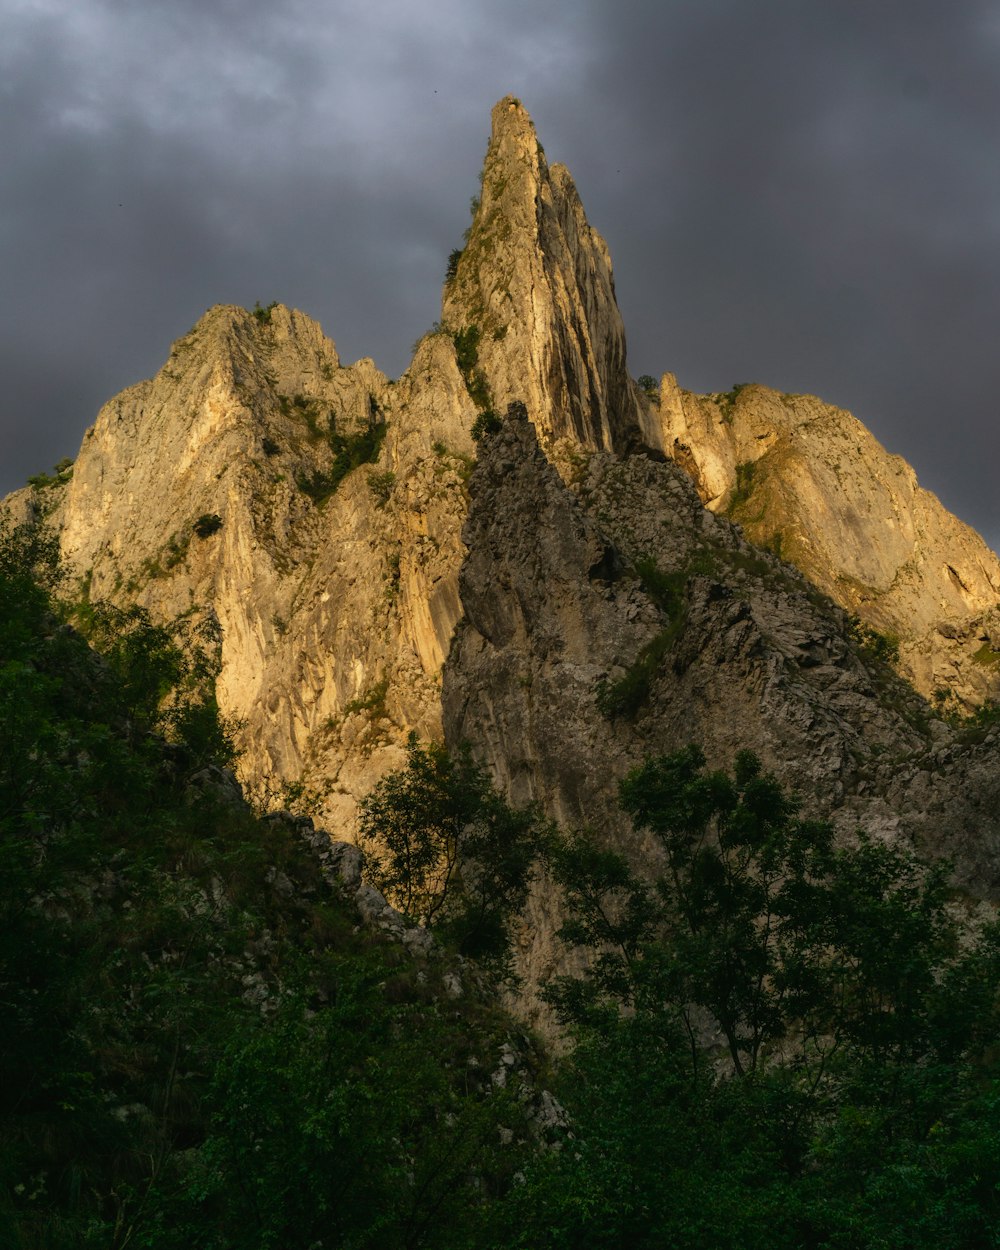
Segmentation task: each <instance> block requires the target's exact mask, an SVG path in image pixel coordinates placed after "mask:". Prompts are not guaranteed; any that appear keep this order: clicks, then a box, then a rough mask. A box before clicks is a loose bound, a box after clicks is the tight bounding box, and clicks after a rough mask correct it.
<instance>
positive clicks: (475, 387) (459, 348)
mask: <svg viewBox="0 0 1000 1250" xmlns="http://www.w3.org/2000/svg"><path fill="white" fill-rule="evenodd" d="M451 338H452V342H453V343H454V344H455V360H456V362H457V364H458V368H459V371H460V372H461V374H462V377H463V378H464V379H465V389H466V390H467V391H468V392H469V398H470V399H471V400H472V402H473V403H474V404H475V405H476V407H477V408H479V409H480V410H481V411H487V410H488V409H489V407H490V403H491V400H492V394H491V392H490V384H489V382H488V381H487V380H486V374H485V373H483V371H482V370H481V369H477V368H476V366H477V364H478V363H479V343H480V340H481V338H482V331H481V330H480V329H479V327H478V326H466V327H465V328H464V329H462V330H456V331H455V332H454V334H452V336H451Z"/></svg>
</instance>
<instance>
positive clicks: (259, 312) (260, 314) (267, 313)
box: [251, 299, 278, 326]
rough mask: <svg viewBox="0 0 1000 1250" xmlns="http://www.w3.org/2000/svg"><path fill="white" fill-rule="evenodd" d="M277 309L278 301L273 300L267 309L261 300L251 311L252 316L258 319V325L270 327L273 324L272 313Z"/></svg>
mask: <svg viewBox="0 0 1000 1250" xmlns="http://www.w3.org/2000/svg"><path fill="white" fill-rule="evenodd" d="M277 307H278V301H277V300H276V299H273V300H271V302H270V304H268V305H267V306H266V307H262V306H261V302H260V300H257V302H256V303H255V304H254V306H253V309H252V310H251V316H252V317H254V318H255V319H256V321H257V324H258V325H262V326H269V325H270V324H271V313H272V312H274V310H275V309H276V308H277Z"/></svg>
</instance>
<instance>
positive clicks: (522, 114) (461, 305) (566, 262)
mask: <svg viewBox="0 0 1000 1250" xmlns="http://www.w3.org/2000/svg"><path fill="white" fill-rule="evenodd" d="M481 188H482V189H481V192H480V194H479V196H477V197H475V198H474V199H473V201H472V208H473V220H472V224H471V226H470V227H469V230H468V232H467V239H466V245H465V247H464V248H463V249H462V250H461V251H456V252H454V253H453V254H452V257H451V260H450V263H449V270H448V279H447V281H446V283H445V288H444V294H443V298H442V324H443V325H444V326H446V327H447V328H448V329H449V330H450V331H452V332H453V333H457V334H462V335H464V336H466V337H465V338H464V339H463V344H464V345H465V348H466V350H465V352H464V353H463V356H464V359H463V362H462V363H463V365H464V367H465V370H466V374H467V377H468V379H469V381H470V393H473V395H474V397H475V399H476V402H477V403H478V404H479V406H480V407H481V408H487V407H491V408H493V409H495V410H496V411H498V412H503V411H504V410H505V409H506V406H507V404H509V403H510V402H512V401H514V400H521V401H522V402H523V403H525V404H526V405H527V407H528V410H529V411H530V412H531V414H532V419H533V421H534V422H535V424H536V426H537V428H538V430H539V433H540V435H541V437H542V440H543V442H545V443H549V442H552V441H554V440H556V439H559V438H569V439H571V440H573V441H575V442H576V443H578V444H581V445H582V446H585V447H590V448H595V449H596V448H603V449H606V450H623V449H625V448H626V447H627V446H629V445H630V444H631V443H632V442H633V441H634V440H635V436H636V432H637V428H638V409H637V401H636V396H635V392H634V388H633V385H632V383H631V381H630V379H629V376H628V373H627V370H626V365H625V331H624V327H623V325H622V320H621V315H620V313H619V311H618V305H617V302H616V300H615V290H614V279H613V277H612V271H611V259H610V256H609V254H608V249H607V246H606V245H605V243H604V240H603V239H602V238H601V236H600V235H599V234H598V233H597V231H596V230H594V229H593V228H592V227H591V226H590V224H589V223H588V221H587V217H586V214H585V213H584V210H583V205H582V204H581V202H580V197H579V195H578V194H577V191H576V187H575V186H574V184H573V180H572V178H571V177H570V175H569V172H568V171H567V170H566V169H565V168H564V167H563V166H561V165H553V166H552V167H551V168H550V167H549V165H548V163H547V161H546V159H545V154H544V151H543V149H542V146H541V144H540V143H539V142H538V138H537V136H536V134H535V128H534V125H533V124H532V121H531V118H530V117H529V116H528V113H527V111H526V110H525V109H524V108H523V106H522V105H521V104H520V102H519V101H518V100H516V99H514V98H513V97H511V96H507V97H505V98H504V99H503V100H501V101H500V102H499V103H498V104H497V105H496V107H495V108H494V109H493V129H492V135H491V138H490V142H489V147H488V149H487V153H486V159H485V162H484V164H483V170H482V175H481Z"/></svg>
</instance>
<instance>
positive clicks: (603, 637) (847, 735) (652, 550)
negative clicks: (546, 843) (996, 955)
mask: <svg viewBox="0 0 1000 1250" xmlns="http://www.w3.org/2000/svg"><path fill="white" fill-rule="evenodd" d="M471 489H472V507H471V511H470V514H469V520H468V522H467V524H466V527H465V531H464V536H465V542H466V544H467V546H468V549H469V554H468V557H467V560H466V562H465V564H464V566H463V569H462V574H461V579H460V586H461V593H462V605H463V609H464V615H463V619H462V622H461V623H460V625H459V627H458V630H457V633H456V638H455V643H454V646H453V648H452V652H451V655H450V657H449V660H448V663H447V665H446V667H445V674H444V709H445V731H446V736H447V737H448V738H449V739H450V740H455V741H458V740H462V739H465V740H469V741H471V742H472V743H473V744H474V747H475V749H476V751H477V753H479V754H480V755H481V756H482V757H483V758H485V759H486V760H488V761H489V764H490V766H491V767H492V768H493V770H494V772H495V773H496V775H497V776H498V778H499V779H500V780H501V782H502V783H503V784H504V786H505V787H506V789H507V791H508V792H509V794H510V795H511V796H512V797H513V798H514V799H515V800H518V801H528V800H535V801H538V802H540V803H542V805H543V806H544V807H545V809H546V810H547V811H548V812H549V813H550V814H551V815H552V816H553V817H555V818H556V819H557V820H559V821H560V822H561V823H563V824H564V825H566V826H569V827H574V826H576V827H580V826H583V825H590V826H592V827H593V828H595V829H596V830H598V831H600V832H602V833H603V834H604V836H605V837H606V838H607V839H608V840H609V841H610V842H612V843H614V844H616V845H618V846H620V847H624V848H625V849H626V850H627V851H628V852H629V853H630V854H631V855H632V856H633V858H634V859H635V860H636V862H637V863H640V864H646V865H649V864H651V863H652V864H655V863H656V851H655V847H654V846H652V845H651V844H649V843H647V842H645V841H642V840H637V839H636V837H635V835H634V834H633V833H632V832H631V830H630V828H629V826H628V823H627V821H625V820H624V818H623V817H622V815H621V813H620V812H619V811H618V807H617V783H618V781H619V780H620V779H621V777H622V776H623V775H624V773H625V772H626V771H627V770H628V768H630V767H631V766H633V765H635V764H637V763H638V762H640V761H641V759H642V758H643V757H644V756H645V755H648V754H651V753H660V752H669V751H673V750H677V749H679V748H680V747H682V746H684V745H686V744H687V743H688V742H691V741H696V742H699V743H700V744H701V745H702V746H703V747H704V749H705V751H706V754H707V756H708V759H709V763H710V764H711V765H713V766H718V767H728V766H729V764H730V763H731V761H732V759H733V757H734V755H735V754H736V752H737V751H739V750H741V749H743V748H749V749H752V750H754V751H755V752H757V753H758V754H759V755H760V756H761V757H762V758H763V759H764V761H765V763H766V765H767V766H768V767H769V768H770V769H772V770H773V771H774V772H775V773H776V774H777V775H778V776H779V777H780V778H781V779H782V780H783V781H784V782H785V783H787V784H788V785H789V786H790V787H792V788H793V789H794V790H796V791H797V792H798V793H799V794H800V795H801V796H802V799H803V803H804V807H805V810H806V811H807V812H808V813H811V814H827V813H832V815H833V818H834V820H835V822H836V823H837V824H838V825H839V827H840V828H841V829H842V830H843V831H844V833H845V834H848V833H850V832H852V831H853V830H854V829H855V828H856V827H858V826H859V825H861V826H864V827H865V828H867V829H868V830H869V831H870V832H872V833H874V834H875V835H877V836H883V837H890V838H896V837H901V838H904V839H906V840H908V841H910V840H916V841H917V842H918V843H919V844H920V845H921V847H922V848H923V849H924V850H925V851H927V852H930V853H934V854H946V855H949V856H951V857H953V858H954V859H955V860H956V865H957V875H958V879H959V880H960V881H961V882H962V883H963V884H964V885H965V886H966V887H967V888H969V889H971V890H972V892H974V893H976V892H979V893H982V892H987V893H991V894H996V893H997V892H998V891H1000V817H998V815H997V813H998V812H1000V776H998V774H997V771H996V768H995V761H996V752H997V747H998V733H997V731H996V730H994V731H992V732H991V733H990V734H988V735H986V736H985V737H984V739H983V740H982V741H980V742H977V743H970V742H963V741H962V740H961V735H959V734H957V733H956V732H955V731H954V730H953V729H951V728H950V727H949V726H948V725H946V724H944V723H943V722H942V721H940V720H937V719H935V718H934V716H933V712H932V709H931V708H930V706H929V705H928V704H926V703H925V702H924V701H923V700H922V699H921V698H920V697H919V696H918V695H916V694H915V692H914V691H913V690H912V688H911V687H910V686H909V685H908V684H907V683H906V682H904V681H903V680H902V679H900V678H899V677H898V676H897V675H896V674H895V673H894V671H893V670H892V669H891V667H890V666H889V665H887V664H885V663H884V662H882V661H879V660H877V659H875V658H874V657H872V656H871V655H870V654H868V653H867V652H866V649H865V648H864V646H863V645H859V644H858V643H857V642H856V641H855V640H854V639H853V638H852V636H851V632H850V629H849V625H848V618H847V616H846V614H845V613H844V612H843V611H842V610H841V609H839V608H838V607H836V606H835V605H834V604H833V603H831V602H830V600H829V599H827V598H826V596H824V595H822V594H821V593H819V592H818V591H817V590H816V589H815V588H814V587H813V586H811V585H810V583H809V582H807V581H806V579H805V578H804V577H802V576H801V575H799V574H798V573H796V571H795V570H794V569H791V568H790V567H789V566H788V565H785V564H783V563H782V562H781V561H780V560H778V559H777V558H776V557H774V556H773V555H772V554H770V553H768V552H762V551H760V550H759V549H757V548H755V547H753V546H752V545H751V544H749V543H748V542H746V540H745V539H744V538H743V537H742V536H741V534H740V531H739V529H738V528H737V527H735V526H733V525H732V524H731V523H730V522H728V521H727V520H725V519H723V518H721V517H716V516H714V515H713V514H712V513H710V512H707V511H706V510H705V509H704V508H703V507H702V506H701V504H700V501H699V499H698V497H697V495H696V493H695V491H694V489H693V487H692V485H691V483H690V481H689V479H688V478H687V477H686V475H685V474H684V473H683V472H681V471H680V470H679V469H678V468H677V467H676V466H675V465H673V464H669V463H659V462H655V461H652V460H649V459H647V458H645V457H641V456H634V457H631V458H628V459H626V460H620V459H617V458H615V457H612V456H609V455H607V454H604V453H593V454H591V455H589V456H587V457H586V458H583V459H581V460H580V461H579V462H578V464H577V478H576V481H575V483H574V484H573V485H572V486H567V485H566V484H565V483H564V481H563V480H562V478H561V477H560V475H559V474H558V473H557V472H556V471H555V469H554V467H553V466H552V465H551V464H550V463H549V462H548V461H547V460H546V458H545V456H544V455H543V454H542V452H541V450H540V448H539V445H538V441H537V439H536V436H535V431H534V429H533V426H532V425H531V423H530V422H529V421H528V420H525V419H517V418H512V419H510V420H508V421H507V422H506V423H505V425H504V427H503V429H502V430H501V431H500V433H498V434H496V435H495V436H493V437H492V438H490V439H489V440H487V442H486V444H485V450H484V452H483V453H482V455H481V457H480V462H479V466H478V467H477V470H476V472H475V474H474V475H473V478H472V482H471ZM654 566H655V567H654ZM664 575H665V576H664ZM671 575H673V577H671ZM637 674H639V676H640V678H641V679H642V680H641V682H640V697H639V698H638V700H633V701H632V702H633V705H632V706H630V707H627V706H621V705H620V706H618V707H616V706H615V702H614V700H613V699H608V697H607V695H608V691H609V689H612V690H613V689H614V688H615V687H616V685H617V688H618V689H619V690H621V689H623V688H624V687H623V686H622V683H623V682H627V681H629V680H630V679H631V678H633V677H635V676H636V675H637ZM643 682H644V688H643V686H642V683H643ZM602 688H603V691H604V695H603V697H602V694H601V691H602ZM632 689H633V690H634V687H632ZM609 709H610V710H609ZM557 927H558V917H557V915H556V914H555V912H554V910H553V907H552V902H551V897H550V891H549V890H548V889H547V887H546V885H545V883H544V882H542V883H541V884H540V885H539V886H538V887H537V888H536V890H535V893H534V895H533V897H532V900H531V902H530V904H529V909H528V913H527V921H526V924H525V926H524V929H523V932H522V944H521V951H520V957H521V970H522V972H523V973H524V974H525V976H526V978H527V984H528V993H527V999H528V1001H529V1003H531V1009H532V1010H534V1011H540V1008H539V1004H538V1001H537V1000H536V999H534V998H533V996H532V993H531V990H532V987H535V986H537V985H538V984H540V983H543V982H544V981H545V980H546V979H547V977H548V976H550V975H551V974H552V972H553V971H555V970H556V969H557V968H558V967H559V962H558V961H559V960H560V959H561V958H562V952H561V950H560V947H559V944H558V942H557V941H556V939H555V929H556V928H557ZM542 1014H544V1013H542Z"/></svg>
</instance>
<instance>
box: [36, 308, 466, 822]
mask: <svg viewBox="0 0 1000 1250" xmlns="http://www.w3.org/2000/svg"><path fill="white" fill-rule="evenodd" d="M403 411H405V413H406V414H407V419H405V420H400V414H401V412H403ZM474 415H475V409H474V408H473V405H472V403H471V401H470V400H469V398H468V395H467V392H466V388H465V385H464V383H463V381H462V378H461V376H460V375H459V373H458V370H457V368H456V365H455V360H454V351H453V348H452V345H451V343H450V342H449V341H447V340H446V339H443V338H441V337H440V336H437V337H431V338H429V339H428V340H426V341H425V342H424V343H423V344H422V345H421V347H420V350H419V351H418V352H417V354H416V356H415V358H414V361H413V364H412V366H411V368H410V370H409V372H408V373H407V375H406V376H405V377H404V378H402V379H400V381H399V382H398V383H396V384H395V385H390V383H389V382H388V380H387V379H386V378H385V377H384V376H383V375H382V374H381V373H380V372H379V371H378V370H377V369H376V368H375V367H374V365H373V364H372V362H371V361H368V360H362V361H359V362H358V363H357V364H354V365H351V366H349V367H343V366H341V364H340V362H339V360H338V358H337V354H336V350H335V348H334V345H333V343H332V342H331V341H330V340H329V339H327V338H326V337H325V336H324V335H323V334H322V331H321V330H320V328H319V326H318V325H317V324H316V323H315V322H313V321H312V320H310V319H309V318H308V317H305V316H304V315H303V314H301V313H298V312H293V311H291V310H288V309H285V308H282V307H275V308H273V309H272V310H270V312H269V313H268V314H267V315H265V316H257V317H255V316H253V315H251V314H249V313H247V312H246V311H245V310H243V309H238V308H231V307H220V308H215V309H212V310H210V311H209V312H208V313H207V314H206V315H205V317H203V318H202V320H201V321H199V322H198V324H197V325H196V326H195V327H194V328H193V330H192V331H191V332H190V333H189V334H188V335H186V336H185V337H184V338H182V339H181V340H179V341H178V343H176V344H175V345H174V348H173V350H172V352H171V355H170V359H169V360H168V362H167V363H166V365H165V366H164V367H163V369H162V370H161V371H160V372H159V374H157V376H156V377H155V378H154V379H153V380H152V381H150V382H144V383H141V384H140V385H139V386H136V387H132V388H130V389H129V390H127V391H125V392H123V393H122V394H121V395H119V396H117V397H116V398H115V399H113V400H112V401H111V402H110V403H109V404H107V405H106V406H105V407H104V408H103V409H102V411H101V413H100V414H99V416H98V419H97V422H96V423H95V425H94V426H93V427H92V429H90V430H89V431H88V432H87V434H86V436H85V438H84V441H83V446H82V448H81V450H80V454H79V456H78V458H77V461H76V464H75V467H74V472H73V477H72V480H71V481H70V482H69V483H68V484H67V485H66V486H64V487H60V488H53V489H50V490H49V491H47V492H45V493H44V495H42V494H41V493H37V492H36V500H37V502H38V503H40V504H41V505H43V506H48V507H51V520H52V521H53V523H54V524H55V525H56V526H57V527H58V529H59V532H60V537H61V542H62V547H63V552H64V555H65V558H66V560H67V563H68V565H69V566H70V568H71V569H72V570H73V571H74V572H75V573H76V574H77V576H78V577H79V578H80V579H81V581H82V582H83V584H85V585H86V587H87V592H88V593H89V594H90V596H91V597H92V598H95V599H98V598H110V599H112V600H117V601H120V602H126V601H133V600H138V601H139V602H140V603H142V604H144V605H145V606H147V607H149V608H150V610H151V611H152V612H153V613H154V615H155V616H157V617H159V618H167V617H172V616H176V615H178V614H179V613H182V612H185V611H187V610H189V609H190V608H191V607H192V606H194V607H195V608H196V610H197V611H198V612H204V613H210V614H212V615H213V616H214V617H215V618H216V619H217V620H218V622H219V624H220V625H221V627H222V639H223V642H222V671H221V675H220V678H219V683H218V689H219V699H220V703H221V705H222V708H223V710H224V712H225V713H226V714H227V715H228V716H231V717H235V718H236V719H237V720H238V721H239V723H240V725H241V728H240V731H239V734H238V738H239V743H240V746H241V747H242V748H243V751H244V754H243V759H242V764H241V772H242V775H243V777H244V779H245V780H246V781H247V782H248V783H249V784H250V785H251V787H252V788H254V789H257V790H258V791H260V792H261V793H263V794H264V795H267V794H268V793H271V794H272V796H273V798H274V799H276V800H277V799H280V793H279V791H280V789H281V787H282V785H283V784H284V783H299V782H304V783H305V784H306V785H308V786H309V787H311V788H315V789H316V790H317V791H318V792H320V794H321V796H322V797H323V805H322V809H321V810H322V814H323V817H324V819H325V820H326V821H327V822H328V823H330V824H332V825H333V826H334V827H341V826H344V825H345V824H346V826H347V827H348V828H349V826H350V819H351V816H352V814H353V809H354V803H355V801H356V798H357V797H358V796H359V795H360V794H363V793H365V792H366V791H367V790H368V789H369V788H370V787H371V785H372V784H373V782H374V780H375V779H376V778H377V777H378V776H380V775H381V774H382V773H383V772H385V770H386V769H387V768H390V767H393V766H394V765H396V764H398V763H399V761H400V760H401V758H402V754H401V743H402V742H403V741H404V740H405V736H406V733H407V732H408V731H409V730H410V729H415V730H416V731H417V732H418V733H419V734H420V735H421V736H423V737H438V736H440V733H441V726H440V713H439V692H438V685H439V672H440V668H441V664H442V662H443V660H444V657H445V655H446V654H447V650H448V646H449V643H450V639H451V633H452V629H453V627H454V625H455V622H456V620H457V619H458V615H459V604H458V595H457V573H458V567H459V564H460V562H461V558H462V550H463V549H462V547H461V543H460V539H459V531H460V528H461V524H462V520H463V518H464V515H465V501H464V489H465V488H464V479H465V477H466V476H467V474H468V466H469V461H470V453H471V450H472V444H471V440H470V438H469V433H468V431H469V427H470V425H471V422H472V420H473V418H474ZM383 426H384V431H383ZM380 440H381V441H380ZM345 447H346V448H347V450H346V451H345ZM359 448H360V452H359V451H358V449H359ZM352 451H353V452H355V453H356V454H360V455H368V456H370V457H373V458H374V459H373V463H371V464H370V465H367V464H365V465H361V466H359V467H356V468H355V469H354V470H353V471H352V472H348V473H346V475H344V476H343V477H342V480H340V481H339V482H338V483H337V484H336V489H331V488H332V486H333V484H334V482H335V480H336V478H337V476H338V474H339V472H340V471H341V469H342V468H343V463H340V464H339V465H338V456H339V457H341V460H343V457H344V456H345V455H346V456H348V460H349V458H350V453H351V452H352ZM376 452H377V458H375V457H376ZM212 518H215V520H214V521H213V520H212ZM206 519H208V520H209V524H208V525H207V526H206V525H205V524H204V522H205V520H206Z"/></svg>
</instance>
